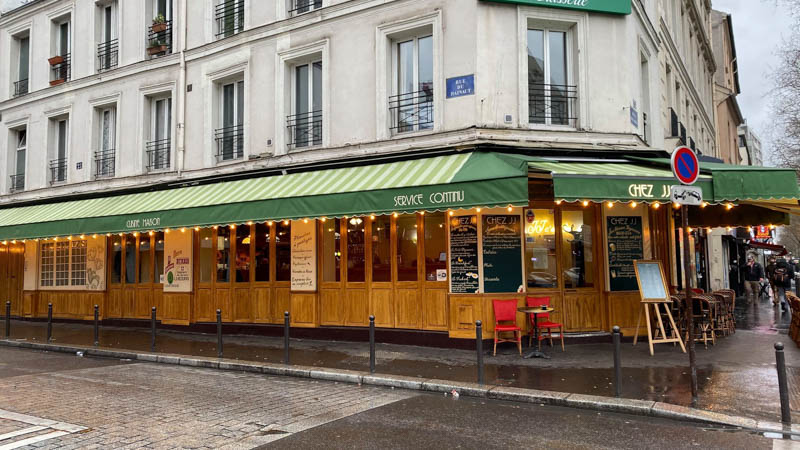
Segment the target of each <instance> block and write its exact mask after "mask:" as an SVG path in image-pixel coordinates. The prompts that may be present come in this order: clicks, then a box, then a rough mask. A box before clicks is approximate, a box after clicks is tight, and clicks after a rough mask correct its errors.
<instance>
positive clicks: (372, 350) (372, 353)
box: [369, 316, 375, 373]
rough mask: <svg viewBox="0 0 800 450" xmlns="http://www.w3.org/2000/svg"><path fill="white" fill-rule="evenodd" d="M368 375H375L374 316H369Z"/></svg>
mask: <svg viewBox="0 0 800 450" xmlns="http://www.w3.org/2000/svg"><path fill="white" fill-rule="evenodd" d="M369 373H375V316H369Z"/></svg>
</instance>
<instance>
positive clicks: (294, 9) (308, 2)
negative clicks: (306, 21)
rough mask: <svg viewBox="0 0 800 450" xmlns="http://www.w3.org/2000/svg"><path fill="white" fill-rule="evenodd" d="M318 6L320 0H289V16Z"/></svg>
mask: <svg viewBox="0 0 800 450" xmlns="http://www.w3.org/2000/svg"><path fill="white" fill-rule="evenodd" d="M319 8H322V0H289V15H290V16H296V15H298V14H303V13H307V12H309V11H314V10H315V9H319Z"/></svg>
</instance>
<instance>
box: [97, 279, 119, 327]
mask: <svg viewBox="0 0 800 450" xmlns="http://www.w3.org/2000/svg"><path fill="white" fill-rule="evenodd" d="M122 304H123V298H122V289H121V288H120V287H119V286H117V287H112V288H110V289H109V290H108V298H107V299H106V308H105V311H103V310H102V309H101V310H100V315H101V316H103V317H104V318H115V319H116V318H120V317H122Z"/></svg>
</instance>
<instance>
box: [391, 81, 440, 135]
mask: <svg viewBox="0 0 800 450" xmlns="http://www.w3.org/2000/svg"><path fill="white" fill-rule="evenodd" d="M389 112H390V114H391V119H392V125H391V127H390V129H391V130H392V131H394V132H397V133H405V132H408V131H416V130H426V129H430V128H433V87H432V86H425V87H423V90H421V91H417V92H409V93H406V94H399V95H393V96H391V97H389Z"/></svg>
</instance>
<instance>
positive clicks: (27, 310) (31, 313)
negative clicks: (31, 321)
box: [22, 291, 39, 317]
mask: <svg viewBox="0 0 800 450" xmlns="http://www.w3.org/2000/svg"><path fill="white" fill-rule="evenodd" d="M38 296H39V293H38V292H37V291H25V292H24V293H23V295H22V304H23V305H22V311H23V312H22V314H23V315H24V316H25V317H36V305H37V300H36V299H37V297H38Z"/></svg>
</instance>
